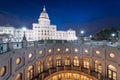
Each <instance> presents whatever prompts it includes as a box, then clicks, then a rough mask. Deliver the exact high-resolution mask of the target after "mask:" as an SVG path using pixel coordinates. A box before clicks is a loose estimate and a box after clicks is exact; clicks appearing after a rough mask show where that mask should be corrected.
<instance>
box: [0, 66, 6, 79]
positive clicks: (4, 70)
mask: <svg viewBox="0 0 120 80" xmlns="http://www.w3.org/2000/svg"><path fill="white" fill-rule="evenodd" d="M5 73H6V66H3V67H2V68H1V69H0V77H3V76H4V75H5Z"/></svg>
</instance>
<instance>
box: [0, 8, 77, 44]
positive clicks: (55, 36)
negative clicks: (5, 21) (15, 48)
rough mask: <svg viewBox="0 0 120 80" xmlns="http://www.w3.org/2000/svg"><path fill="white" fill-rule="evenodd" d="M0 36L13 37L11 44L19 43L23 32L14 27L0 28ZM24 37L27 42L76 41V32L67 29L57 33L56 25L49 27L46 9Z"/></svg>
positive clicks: (49, 22) (26, 31)
mask: <svg viewBox="0 0 120 80" xmlns="http://www.w3.org/2000/svg"><path fill="white" fill-rule="evenodd" d="M0 34H10V35H12V36H14V40H12V42H17V41H18V42H21V41H22V38H23V35H24V31H23V29H16V28H14V27H3V26H0ZM25 35H26V38H27V41H38V40H68V41H71V40H76V39H77V37H76V31H75V30H72V29H69V30H67V31H57V26H56V25H51V21H50V19H49V16H48V13H47V12H46V8H45V7H44V8H43V11H42V13H41V14H40V17H39V19H38V23H33V28H32V29H26V30H25Z"/></svg>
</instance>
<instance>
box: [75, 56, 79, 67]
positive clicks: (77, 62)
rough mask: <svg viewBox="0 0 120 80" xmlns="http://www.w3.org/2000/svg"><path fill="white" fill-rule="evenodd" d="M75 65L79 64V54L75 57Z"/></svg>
mask: <svg viewBox="0 0 120 80" xmlns="http://www.w3.org/2000/svg"><path fill="white" fill-rule="evenodd" d="M74 66H79V59H78V57H77V56H75V57H74Z"/></svg>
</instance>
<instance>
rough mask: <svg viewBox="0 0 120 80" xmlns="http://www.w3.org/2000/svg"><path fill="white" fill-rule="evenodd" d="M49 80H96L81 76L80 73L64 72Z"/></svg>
mask: <svg viewBox="0 0 120 80" xmlns="http://www.w3.org/2000/svg"><path fill="white" fill-rule="evenodd" d="M47 80H94V79H92V78H90V77H88V76H85V75H81V74H79V73H72V72H64V73H59V74H56V75H54V76H52V77H50V78H49V79H47Z"/></svg>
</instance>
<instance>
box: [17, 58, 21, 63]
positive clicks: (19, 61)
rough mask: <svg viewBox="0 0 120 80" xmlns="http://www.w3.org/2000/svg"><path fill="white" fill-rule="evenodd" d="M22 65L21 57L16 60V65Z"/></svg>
mask: <svg viewBox="0 0 120 80" xmlns="http://www.w3.org/2000/svg"><path fill="white" fill-rule="evenodd" d="M20 63H21V58H20V57H19V58H17V59H16V64H17V65H18V64H20Z"/></svg>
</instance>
